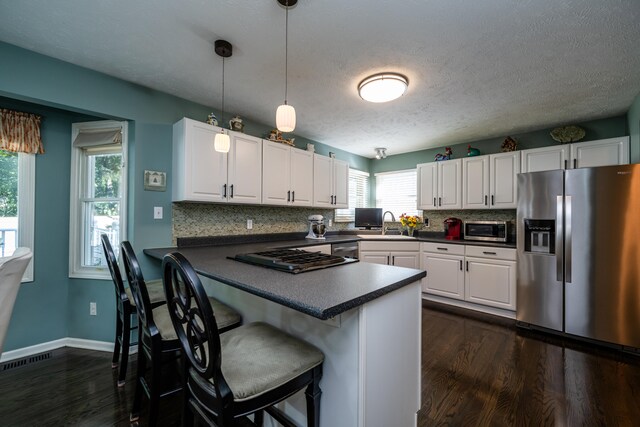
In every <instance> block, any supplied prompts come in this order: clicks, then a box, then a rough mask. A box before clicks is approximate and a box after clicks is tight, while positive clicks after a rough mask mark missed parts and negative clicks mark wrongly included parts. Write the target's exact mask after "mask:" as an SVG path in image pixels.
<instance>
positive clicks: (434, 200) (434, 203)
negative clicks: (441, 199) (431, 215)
mask: <svg viewBox="0 0 640 427" xmlns="http://www.w3.org/2000/svg"><path fill="white" fill-rule="evenodd" d="M433 206H436V198H435V197H434V198H433Z"/></svg>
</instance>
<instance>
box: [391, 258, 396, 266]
mask: <svg viewBox="0 0 640 427" xmlns="http://www.w3.org/2000/svg"><path fill="white" fill-rule="evenodd" d="M391 265H396V257H395V256H392V257H391Z"/></svg>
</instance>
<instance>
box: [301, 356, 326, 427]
mask: <svg viewBox="0 0 640 427" xmlns="http://www.w3.org/2000/svg"><path fill="white" fill-rule="evenodd" d="M321 378H322V365H320V366H317V367H315V368H314V369H313V382H312V383H311V384H309V385H308V386H307V389H306V390H305V392H304V394H305V396H306V398H307V426H308V427H319V426H320V396H321V395H322V390H320V379H321Z"/></svg>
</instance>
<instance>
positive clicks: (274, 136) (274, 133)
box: [269, 129, 312, 151]
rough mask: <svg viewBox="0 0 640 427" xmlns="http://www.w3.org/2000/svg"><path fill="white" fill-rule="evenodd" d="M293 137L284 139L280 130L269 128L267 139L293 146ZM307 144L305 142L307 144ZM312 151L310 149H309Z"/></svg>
mask: <svg viewBox="0 0 640 427" xmlns="http://www.w3.org/2000/svg"><path fill="white" fill-rule="evenodd" d="M295 140H296V139H295V138H289V139H286V138H284V137H283V136H282V132H280V131H279V130H278V129H271V132H269V141H275V142H279V143H281V144H287V145H290V146H292V147H295ZM308 145H309V144H307V146H308ZM309 151H312V150H309Z"/></svg>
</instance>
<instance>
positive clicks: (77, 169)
mask: <svg viewBox="0 0 640 427" xmlns="http://www.w3.org/2000/svg"><path fill="white" fill-rule="evenodd" d="M116 127H121V129H122V145H121V148H122V178H121V180H122V181H121V184H120V188H121V194H120V198H121V200H120V218H119V220H120V225H119V227H120V241H124V240H126V230H127V193H128V191H127V189H128V183H127V175H128V173H127V165H128V149H127V147H128V144H127V141H128V139H129V138H128V129H129V127H128V123H127V122H124V121H123V122H119V121H114V120H103V121H98V122H84V123H73V124H72V125H71V192H70V194H71V197H70V199H71V201H70V208H69V277H72V278H84V279H103V280H111V274H110V273H109V269H108V268H107V267H106V266H105V267H88V266H83V265H82V251H83V242H84V240H85V238H84V235H85V229H86V227H85V224H84V223H83V221H84V219H83V215H82V208H83V202H82V200H81V197H80V196H81V194H82V190H83V185H84V183H85V181H86V179H87V177H86V172H87V170H86V169H87V168H85V167H84V164H85V162H86V158H87V155H86V152H85V150H83V149H81V148H76V147H74V146H73V141H74V140H75V139H76V137H77V136H78V133H79V132H80V131H81V130H97V129H106V128H116Z"/></svg>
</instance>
